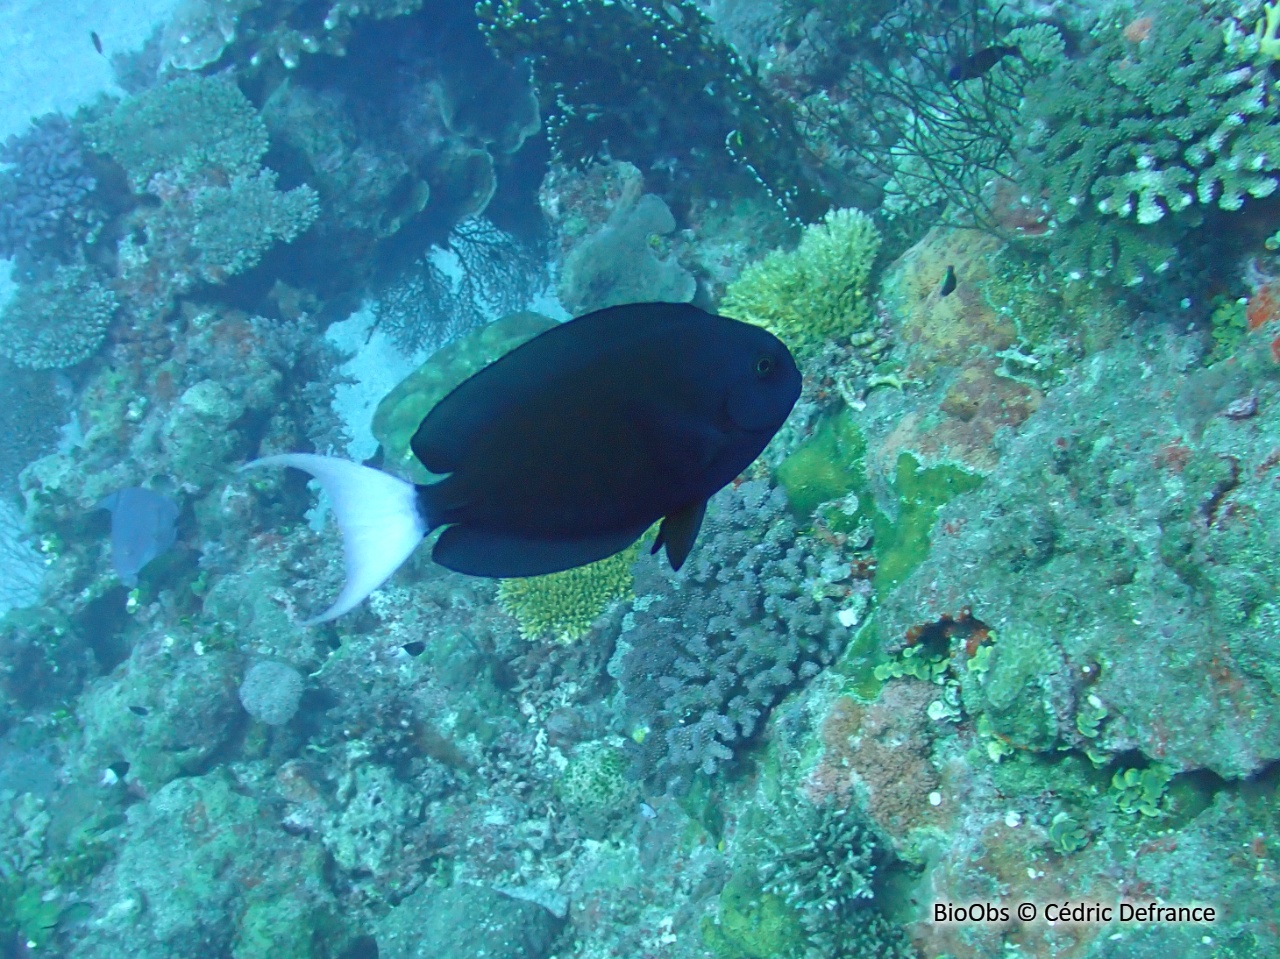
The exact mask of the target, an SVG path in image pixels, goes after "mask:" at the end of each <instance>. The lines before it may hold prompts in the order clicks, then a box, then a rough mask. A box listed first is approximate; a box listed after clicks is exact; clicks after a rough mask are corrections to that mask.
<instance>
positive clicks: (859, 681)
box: [833, 612, 889, 703]
mask: <svg viewBox="0 0 1280 959" xmlns="http://www.w3.org/2000/svg"><path fill="white" fill-rule="evenodd" d="M888 659H889V657H888V655H886V653H885V651H884V645H883V644H882V643H881V642H880V627H879V624H878V623H877V622H876V614H875V613H874V612H872V614H871V615H870V616H868V617H867V619H866V621H865V622H863V624H862V625H861V626H859V627H858V631H857V632H856V633H854V635H853V639H852V640H850V641H849V645H848V646H846V647H845V651H844V653H843V654H842V655H841V657H840V659H839V660H837V661H836V664H835V666H834V667H833V668H834V670H835V671H836V672H837V673H839V674H840V675H841V676H843V677H844V683H843V684H842V686H841V689H842V691H844V692H847V693H851V694H852V695H853V696H854V697H855V698H857V699H858V700H860V701H862V702H864V703H870V702H874V701H875V700H876V699H878V698H879V696H880V690H881V689H883V688H884V684H885V680H883V679H881V678H880V676H878V675H877V674H876V667H877V666H880V665H882V664H884V663H885V662H887V661H888Z"/></svg>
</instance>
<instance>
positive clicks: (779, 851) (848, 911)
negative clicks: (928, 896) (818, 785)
mask: <svg viewBox="0 0 1280 959" xmlns="http://www.w3.org/2000/svg"><path fill="white" fill-rule="evenodd" d="M761 845H762V847H763V848H762V850H761V851H762V853H763V855H762V857H761V870H760V871H761V873H762V874H763V875H764V878H765V882H764V891H765V892H767V893H772V894H774V895H777V896H781V897H782V898H783V899H785V900H786V902H787V904H788V905H789V906H790V907H791V908H792V909H794V910H796V912H797V913H798V914H799V917H800V925H801V926H802V928H803V929H804V932H805V937H806V939H807V943H806V944H807V946H808V950H807V952H806V954H807V955H811V956H824V957H827V956H829V957H832V959H862V957H866V956H877V957H883V959H909V957H911V956H913V955H914V954H915V953H914V951H913V950H912V948H911V946H910V945H909V943H908V942H907V939H906V936H905V935H903V933H902V930H900V929H897V928H895V927H894V926H892V925H891V924H890V923H889V922H888V921H887V920H886V919H885V918H884V916H883V915H882V914H881V912H880V910H879V909H878V908H877V905H876V904H875V903H874V902H873V900H874V898H875V891H874V889H873V888H872V880H873V879H874V878H875V874H876V870H877V868H879V867H881V866H883V865H884V864H885V863H887V862H888V861H889V860H891V859H892V853H890V852H888V851H887V848H886V844H884V843H882V842H881V840H880V838H879V837H878V836H877V835H876V833H875V830H874V829H873V828H872V826H871V825H870V824H869V823H868V822H867V820H866V818H865V816H864V815H863V814H862V813H861V812H860V811H859V810H857V809H856V808H846V807H843V806H833V805H822V806H815V805H812V804H810V803H807V802H804V801H803V800H801V801H791V802H788V803H786V804H784V805H783V806H782V808H780V809H779V810H777V813H776V818H774V819H773V821H772V822H771V823H770V825H769V827H768V828H767V829H766V830H765V833H764V835H763V837H762V843H761Z"/></svg>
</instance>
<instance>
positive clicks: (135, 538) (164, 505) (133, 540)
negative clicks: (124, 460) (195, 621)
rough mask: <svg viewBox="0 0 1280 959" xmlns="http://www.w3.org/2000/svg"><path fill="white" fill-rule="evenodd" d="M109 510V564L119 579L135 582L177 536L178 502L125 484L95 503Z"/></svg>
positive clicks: (132, 584) (131, 586)
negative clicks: (144, 568)
mask: <svg viewBox="0 0 1280 959" xmlns="http://www.w3.org/2000/svg"><path fill="white" fill-rule="evenodd" d="M96 508H97V509H105V510H109V511H110V513H111V565H112V566H113V567H114V568H115V571H116V575H118V576H119V577H120V582H122V583H124V584H125V585H126V586H128V587H129V588H130V589H132V588H133V587H135V586H137V585H138V573H139V572H141V570H142V567H144V566H146V565H147V564H148V563H149V562H151V561H152V560H153V559H155V558H156V557H157V556H160V555H161V554H163V553H165V552H167V551H168V549H169V547H171V546H172V545H173V543H174V540H176V539H177V537H178V532H177V530H176V529H175V528H174V524H175V523H176V522H177V521H178V504H177V503H175V502H174V501H173V500H171V499H170V498H169V497H168V496H165V495H164V494H163V493H156V492H153V491H151V490H149V489H143V488H142V487H141V486H126V487H125V488H124V489H119V490H116V491H115V492H114V493H111V494H109V495H107V496H105V497H103V499H102V500H101V502H99V503H98V505H97V507H96Z"/></svg>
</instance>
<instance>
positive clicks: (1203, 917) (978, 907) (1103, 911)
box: [933, 900, 1218, 925]
mask: <svg viewBox="0 0 1280 959" xmlns="http://www.w3.org/2000/svg"><path fill="white" fill-rule="evenodd" d="M1012 917H1016V918H1017V919H1019V920H1020V921H1022V922H1035V921H1036V920H1037V919H1043V920H1044V921H1045V922H1048V923H1051V924H1052V923H1078V924H1085V925H1088V924H1103V923H1111V922H1119V923H1122V924H1130V923H1135V924H1136V923H1142V924H1147V925H1152V924H1164V923H1169V924H1181V923H1200V924H1204V923H1214V922H1217V921H1218V908H1217V907H1216V906H1211V905H1204V904H1195V905H1185V906H1180V905H1168V904H1165V903H1158V902H1150V903H1132V902H1120V903H1116V904H1115V905H1106V904H1103V903H1100V902H1072V901H1071V900H1066V901H1065V902H1048V903H1044V904H1043V905H1038V904H1036V903H1034V902H1020V903H1018V904H1017V905H1016V906H1014V907H1013V908H1010V907H1009V906H1005V905H1001V904H997V903H992V902H973V903H968V904H959V905H957V904H955V903H950V902H935V903H934V904H933V921H934V922H937V923H956V924H965V923H968V924H976V923H986V924H995V923H1007V922H1009V921H1010V919H1011V918H1012Z"/></svg>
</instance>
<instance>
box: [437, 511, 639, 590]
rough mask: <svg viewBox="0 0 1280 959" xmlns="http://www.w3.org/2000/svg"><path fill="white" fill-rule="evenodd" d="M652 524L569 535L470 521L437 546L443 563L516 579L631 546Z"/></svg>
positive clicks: (446, 532)
mask: <svg viewBox="0 0 1280 959" xmlns="http://www.w3.org/2000/svg"><path fill="white" fill-rule="evenodd" d="M647 528H648V524H647V523H646V524H644V525H642V526H638V527H636V528H634V529H627V530H623V531H621V532H617V533H608V534H602V535H599V536H588V537H579V538H576V539H566V540H541V539H525V538H522V537H519V536H515V535H510V534H505V533H498V532H492V531H489V530H482V529H474V528H471V527H469V526H467V525H466V524H465V523H460V524H458V525H455V526H447V527H445V530H444V532H443V533H441V534H440V538H439V539H438V540H436V544H435V546H434V547H432V549H431V558H432V559H434V560H435V561H436V562H437V563H439V564H440V565H441V566H444V567H446V568H448V569H451V570H453V571H455V572H458V573H466V574H468V575H470V576H489V577H495V578H500V579H513V578H516V577H521V576H545V575H547V574H548V573H559V572H561V571H563V570H566V569H573V568H575V567H577V566H585V565H586V564H587V563H594V562H595V561H596V560H600V559H605V558H606V557H609V556H612V555H614V554H615V553H619V552H621V551H622V550H624V549H626V548H627V547H628V546H630V545H631V544H632V543H634V542H635V541H636V540H637V539H639V538H640V536H641V534H642V533H644V531H645V530H646V529H647Z"/></svg>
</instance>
